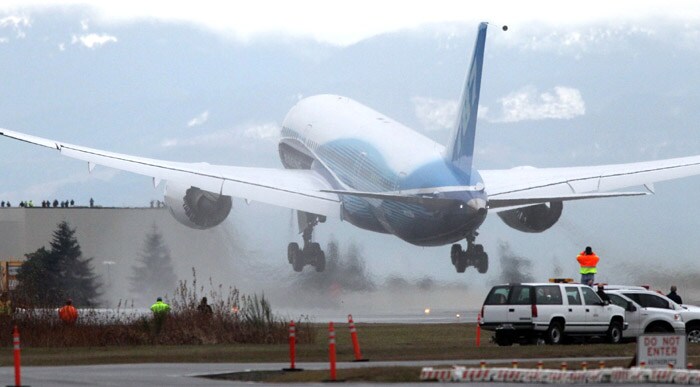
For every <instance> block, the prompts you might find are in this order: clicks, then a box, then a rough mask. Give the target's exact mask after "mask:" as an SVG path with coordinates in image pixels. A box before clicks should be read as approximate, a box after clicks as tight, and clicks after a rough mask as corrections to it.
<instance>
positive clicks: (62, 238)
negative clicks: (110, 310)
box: [50, 221, 100, 306]
mask: <svg viewBox="0 0 700 387" xmlns="http://www.w3.org/2000/svg"><path fill="white" fill-rule="evenodd" d="M50 256H51V257H52V260H54V261H55V262H56V263H57V266H58V268H59V270H58V274H59V275H60V277H59V279H58V283H59V284H60V286H59V289H60V290H62V292H63V296H65V297H68V298H72V299H73V303H74V304H76V305H80V306H95V305H97V298H98V297H99V292H98V288H99V286H100V285H99V284H98V283H97V276H96V275H95V274H94V273H93V270H92V265H91V263H92V260H93V259H92V258H83V253H82V251H81V250H80V245H79V244H78V240H77V239H76V238H75V229H71V228H70V226H69V225H68V222H66V221H63V222H61V223H59V224H58V228H57V229H56V231H54V233H53V240H52V241H51V254H50Z"/></svg>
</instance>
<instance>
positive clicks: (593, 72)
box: [0, 1, 700, 279]
mask: <svg viewBox="0 0 700 387" xmlns="http://www.w3.org/2000/svg"><path fill="white" fill-rule="evenodd" d="M186 4H187V5H182V4H181V2H165V1H138V2H137V1H118V2H117V1H115V2H110V1H103V2H100V1H96V2H70V1H58V2H54V1H3V2H0V66H2V69H3V72H2V73H0V82H1V83H0V115H1V116H0V127H7V128H8V129H13V130H17V131H23V132H28V133H32V134H37V135H41V136H46V137H53V138H57V139H60V140H65V141H68V142H73V143H78V144H82V145H87V146H92V147H96V148H102V149H107V150H115V151H120V152H124V153H131V154H137V155H144V156H149V157H159V158H164V159H173V160H180V161H207V162H211V163H220V164H236V165H252V166H265V167H280V163H279V160H278V156H277V149H276V146H277V140H278V136H279V124H280V123H281V121H282V119H283V118H284V115H285V114H286V112H287V110H288V109H289V108H290V107H291V106H292V105H293V104H294V103H295V102H296V100H298V98H300V97H303V96H308V95H312V94H317V93H336V94H342V95H348V96H350V97H352V98H354V99H357V100H359V101H360V102H362V103H365V104H367V105H368V106H370V107H373V108H375V109H377V110H379V111H381V112H384V113H386V114H387V115H388V116H390V117H393V118H396V119H397V120H398V121H400V122H402V123H405V124H407V125H408V126H410V127H413V128H415V129H416V130H419V131H422V132H423V133H424V134H426V135H428V136H430V137H432V138H434V139H435V140H437V141H441V142H443V141H444V140H445V138H446V137H447V134H448V132H449V127H450V125H451V123H452V122H453V120H454V114H455V104H456V99H457V98H458V97H459V92H460V88H461V83H462V81H463V79H464V71H465V69H466V66H467V65H466V62H467V60H468V56H469V54H470V53H471V50H472V47H473V41H474V33H475V31H476V26H477V23H478V22H480V21H484V20H486V21H490V22H492V23H494V24H496V25H501V24H507V25H509V27H510V29H509V31H508V32H507V33H503V32H502V31H500V30H498V29H491V30H490V32H489V37H488V39H487V49H486V53H487V58H486V60H485V71H484V83H483V84H482V99H481V105H480V112H479V114H480V117H481V119H480V121H479V126H478V135H477V157H476V159H477V163H478V165H479V166H480V167H484V168H510V167H513V166H518V165H535V166H540V167H549V166H569V165H586V164H602V163H613V162H632V161H642V160H651V159H656V158H667V157H678V156H687V155H691V154H700V143H699V142H700V136H698V135H697V131H696V129H697V126H698V124H697V122H698V121H700V119H698V114H699V113H698V112H699V111H700V109H698V105H700V97H699V95H698V91H697V90H698V89H699V87H698V86H700V73H699V70H698V67H699V66H697V63H698V59H699V58H700V53H699V51H700V49H699V47H700V22H699V21H700V7H698V6H697V3H696V2H693V1H674V2H668V1H614V2H610V1H587V2H576V3H573V2H562V1H534V2H533V1H530V2H521V1H513V2H504V1H484V2H480V3H473V2H472V3H468V4H467V3H465V2H463V1H431V2H417V4H413V3H410V2H405V1H378V2H377V1H373V2H370V1H354V2H331V1H294V2H270V1H255V2H235V3H231V4H226V5H223V6H222V5H221V4H222V3H221V2H213V1H211V2H210V1H197V2H187V3H186ZM407 79H408V80H410V82H407V81H406V80H407ZM0 152H2V153H1V154H2V159H0V167H1V168H2V169H3V171H4V173H5V175H4V180H3V181H1V182H2V185H1V186H0V195H2V198H3V199H11V200H13V202H15V204H16V203H17V202H18V201H19V200H20V199H26V198H32V199H34V201H35V202H39V201H41V200H42V199H43V197H45V196H46V197H49V198H53V197H54V196H58V197H61V198H75V199H76V200H79V201H80V202H81V203H85V202H86V201H87V199H88V198H90V197H93V196H94V197H96V198H97V199H98V201H99V202H102V203H105V204H110V205H142V204H146V203H148V201H149V200H151V199H156V198H159V196H158V195H159V194H160V192H159V191H158V190H155V191H154V190H153V188H152V186H150V181H149V180H148V179H144V178H141V177H135V176H132V175H129V174H125V173H118V172H116V171H112V170H108V169H106V168H97V169H96V170H95V171H94V172H93V173H92V174H88V173H87V168H85V167H84V166H83V165H82V163H78V162H76V161H67V160H64V159H63V158H60V157H59V156H58V155H55V154H53V153H52V152H50V151H48V150H45V149H39V148H37V149H34V148H33V147H30V146H28V145H24V144H17V143H13V142H11V141H9V140H2V141H0ZM696 189H700V183H698V179H692V178H691V179H685V180H683V181H681V182H673V183H668V184H665V185H664V184H659V187H657V191H658V193H659V194H658V195H656V196H655V197H652V198H643V199H615V200H601V201H596V202H595V203H593V202H592V201H586V202H585V203H583V202H581V203H578V202H577V203H574V204H571V205H565V209H564V215H563V216H562V220H561V221H560V223H559V224H557V225H555V227H553V228H552V229H551V230H549V231H547V232H545V233H543V234H538V235H530V234H523V233H520V232H517V231H515V230H511V229H508V228H507V227H506V226H505V225H503V224H502V223H501V222H500V221H499V220H498V218H497V217H496V216H492V217H491V219H489V220H487V222H486V223H485V224H484V226H483V227H482V230H481V231H482V235H481V236H480V238H481V240H482V242H483V243H484V245H485V246H486V249H487V251H489V253H490V254H491V259H492V262H493V264H492V268H493V270H497V268H498V255H497V250H498V249H497V246H498V244H499V242H502V241H507V242H509V243H510V244H511V248H512V249H513V250H514V251H515V252H516V253H519V254H522V255H523V256H525V257H528V258H531V259H534V260H536V261H537V262H542V266H541V267H540V269H542V270H547V273H549V272H550V270H549V268H550V267H551V266H552V262H554V261H556V262H559V263H561V264H563V265H565V266H566V268H567V269H571V270H574V271H573V272H574V273H575V267H573V266H570V262H569V261H570V260H573V257H574V256H575V254H576V253H577V252H578V251H579V250H580V249H581V248H582V247H583V246H585V245H586V244H591V245H593V246H595V247H596V248H597V250H599V252H601V253H602V254H601V255H602V256H604V259H607V261H605V260H604V261H603V262H605V263H606V264H607V263H608V262H610V265H611V266H610V267H608V269H609V270H610V268H612V263H620V262H624V260H625V259H627V257H628V255H631V256H634V257H636V259H640V260H647V261H653V260H654V259H658V257H659V256H665V257H667V256H668V255H671V257H669V258H673V259H676V261H677V262H679V263H688V262H692V261H693V260H694V258H695V253H694V252H695V251H697V250H698V249H700V244H698V243H697V242H692V243H691V240H692V241H695V240H697V238H695V236H694V229H695V227H696V223H697V221H696V219H697V216H700V213H699V212H700V210H698V209H696V208H695V206H693V204H694V203H693V201H694V196H691V195H688V194H687V192H689V191H692V190H696ZM234 211H236V212H235V213H234V215H235V216H233V217H232V219H231V222H233V223H234V224H235V225H237V226H238V227H240V228H241V229H242V232H243V233H247V235H248V236H249V238H250V240H251V241H252V242H251V244H253V245H254V248H260V249H263V250H264V249H265V248H268V249H270V253H269V254H265V256H266V257H269V259H270V261H272V260H274V259H277V258H279V259H282V258H283V257H273V253H272V252H274V251H284V249H285V248H286V247H285V245H286V243H287V242H289V240H287V239H288V238H291V237H294V235H293V233H292V236H291V237H290V236H289V235H290V234H288V233H287V229H288V225H289V221H288V217H289V215H288V211H287V210H279V209H276V208H274V207H270V206H262V205H251V206H245V205H242V206H241V205H240V203H235V204H234ZM256 219H257V220H256ZM260 219H263V220H268V221H269V220H275V222H268V223H267V224H265V227H266V230H267V231H266V232H265V233H261V232H259V230H260V229H261V228H260V221H259V220H260ZM279 219H282V220H281V221H279ZM591 225H595V227H591ZM281 234H284V235H283V237H284V238H280V235H281ZM330 235H335V236H336V237H338V235H342V236H343V237H346V238H348V239H355V240H362V241H363V243H366V244H367V247H365V249H366V250H370V252H371V253H372V257H370V258H371V259H372V262H370V267H371V268H372V269H373V270H375V271H376V272H379V273H383V274H391V273H393V272H400V273H416V276H420V275H421V274H423V273H425V274H433V275H436V276H438V277H442V278H449V279H463V278H467V279H475V278H481V277H479V276H478V275H477V274H475V273H473V272H470V273H467V274H465V275H463V276H457V275H456V274H454V273H453V271H454V269H453V267H452V266H451V265H450V264H449V259H448V254H449V248H448V247H443V248H416V247H414V246H411V245H408V244H406V243H404V242H402V241H399V240H398V239H396V238H392V237H387V236H381V235H375V234H371V233H369V232H365V231H357V230H354V229H353V228H352V227H350V226H349V225H347V224H326V225H324V228H321V229H320V230H319V239H320V240H323V238H328V237H329V236H330ZM370 252H368V255H369V253H370ZM375 255H376V256H378V257H375ZM275 262H277V261H275ZM263 263H265V262H263ZM290 270H291V269H290ZM571 270H570V271H567V272H566V274H570V273H571Z"/></svg>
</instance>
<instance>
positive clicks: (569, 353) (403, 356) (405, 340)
mask: <svg viewBox="0 0 700 387" xmlns="http://www.w3.org/2000/svg"><path fill="white" fill-rule="evenodd" d="M356 327H357V331H358V335H359V341H360V348H361V352H362V357H363V358H367V359H370V360H373V361H388V360H426V359H430V360H445V359H474V360H479V359H504V360H505V361H507V362H509V361H510V359H513V358H538V357H539V358H542V357H548V358H557V357H599V356H628V357H630V358H631V357H632V356H633V355H634V352H635V348H636V347H635V344H633V343H630V344H622V345H611V344H594V345H580V344H572V345H560V346H549V345H538V346H536V345H530V346H520V345H514V346H512V347H499V346H497V345H495V344H493V343H490V342H489V337H490V332H486V331H482V337H481V346H480V347H476V345H475V332H476V327H475V324H356ZM314 331H315V334H316V338H315V340H314V341H313V343H307V344H305V343H300V344H297V346H296V347H297V358H296V361H297V362H311V361H314V362H316V361H327V359H328V344H327V343H328V340H327V337H328V336H327V335H328V331H327V326H326V325H323V326H322V325H320V324H318V325H317V326H316V329H314ZM336 336H337V358H338V361H351V360H353V359H354V356H353V348H352V343H351V341H350V334H349V331H348V327H347V325H346V324H337V325H336ZM3 345H4V346H5V347H6V350H4V351H0V363H1V364H9V363H11V361H12V351H11V342H6V343H5V342H3ZM688 355H689V356H700V346H697V345H689V349H688ZM22 359H23V360H22V363H23V364H25V365H71V364H106V363H143V362H166V363H167V362H286V361H289V347H288V345H287V344H286V343H281V344H203V345H136V346H99V347H70V348H69V349H67V348H65V347H58V348H45V347H33V346H24V347H23V349H22ZM691 361H692V360H691Z"/></svg>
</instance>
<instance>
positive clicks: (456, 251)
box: [450, 243, 462, 265]
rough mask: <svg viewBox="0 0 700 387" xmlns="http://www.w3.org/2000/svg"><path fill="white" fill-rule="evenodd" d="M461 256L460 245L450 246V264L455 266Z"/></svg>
mask: <svg viewBox="0 0 700 387" xmlns="http://www.w3.org/2000/svg"><path fill="white" fill-rule="evenodd" d="M461 254H462V245H460V244H459V243H455V244H453V245H452V250H450V259H452V264H453V265H457V260H458V259H459V256H460V255H461Z"/></svg>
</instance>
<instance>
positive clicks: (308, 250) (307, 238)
mask: <svg viewBox="0 0 700 387" xmlns="http://www.w3.org/2000/svg"><path fill="white" fill-rule="evenodd" d="M297 215H298V220H299V229H300V230H302V232H301V235H302V238H303V240H304V247H302V248H299V244H298V243H296V242H292V243H290V244H289V245H288V246H287V260H289V263H290V264H292V268H293V269H294V271H296V272H300V271H302V270H304V266H306V265H311V266H313V267H314V268H315V269H316V271H317V272H319V273H320V272H322V271H324V270H325V269H326V254H325V253H324V252H323V250H321V245H320V244H318V243H316V242H312V237H313V232H314V227H315V226H316V225H317V224H319V223H323V222H325V221H326V217H325V216H321V215H316V214H310V213H308V212H302V211H297Z"/></svg>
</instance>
